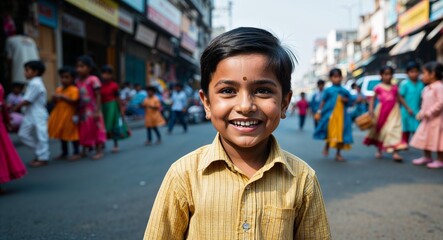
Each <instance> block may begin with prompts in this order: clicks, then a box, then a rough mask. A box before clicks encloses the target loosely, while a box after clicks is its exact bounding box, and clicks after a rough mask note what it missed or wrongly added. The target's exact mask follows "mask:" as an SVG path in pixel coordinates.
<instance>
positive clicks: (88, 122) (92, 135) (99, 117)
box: [76, 56, 106, 160]
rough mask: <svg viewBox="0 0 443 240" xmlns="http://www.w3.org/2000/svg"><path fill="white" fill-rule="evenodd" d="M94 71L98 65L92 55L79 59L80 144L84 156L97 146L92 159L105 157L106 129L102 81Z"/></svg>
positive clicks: (77, 81)
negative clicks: (87, 151) (101, 88)
mask: <svg viewBox="0 0 443 240" xmlns="http://www.w3.org/2000/svg"><path fill="white" fill-rule="evenodd" d="M94 71H96V67H95V63H94V61H93V60H92V58H91V57H89V56H81V57H79V58H78V59H77V73H78V76H79V78H77V80H76V85H77V87H78V89H79V92H80V102H79V137H80V145H81V146H83V154H82V155H83V156H86V149H90V148H94V147H95V148H96V153H95V155H94V156H93V157H92V159H94V160H97V159H100V158H102V157H103V147H104V144H105V142H106V129H105V124H104V121H103V114H102V112H101V97H100V87H101V83H100V80H99V79H98V77H96V76H94V75H93V74H92V73H93V72H94Z"/></svg>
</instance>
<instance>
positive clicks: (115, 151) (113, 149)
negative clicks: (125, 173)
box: [111, 147, 120, 153]
mask: <svg viewBox="0 0 443 240" xmlns="http://www.w3.org/2000/svg"><path fill="white" fill-rule="evenodd" d="M119 151H120V149H119V148H118V147H113V148H112V150H111V153H118V152H119Z"/></svg>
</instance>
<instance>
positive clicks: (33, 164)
mask: <svg viewBox="0 0 443 240" xmlns="http://www.w3.org/2000/svg"><path fill="white" fill-rule="evenodd" d="M28 165H29V166H30V167H32V168H38V167H44V166H46V165H48V161H42V160H33V161H32V162H30V163H29V164H28Z"/></svg>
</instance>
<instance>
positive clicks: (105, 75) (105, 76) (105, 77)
mask: <svg viewBox="0 0 443 240" xmlns="http://www.w3.org/2000/svg"><path fill="white" fill-rule="evenodd" d="M102 79H103V80H104V81H107V82H110V81H112V74H111V73H108V72H103V73H102Z"/></svg>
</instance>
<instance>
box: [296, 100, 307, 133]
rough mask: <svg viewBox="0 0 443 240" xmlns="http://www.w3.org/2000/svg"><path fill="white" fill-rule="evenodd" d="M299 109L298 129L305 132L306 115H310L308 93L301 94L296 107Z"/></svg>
mask: <svg viewBox="0 0 443 240" xmlns="http://www.w3.org/2000/svg"><path fill="white" fill-rule="evenodd" d="M294 107H295V108H298V127H299V129H300V130H303V127H304V126H305V119H306V114H307V113H308V108H309V103H308V101H306V93H304V92H302V93H300V100H299V101H298V102H297V104H296V105H295V106H294Z"/></svg>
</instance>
